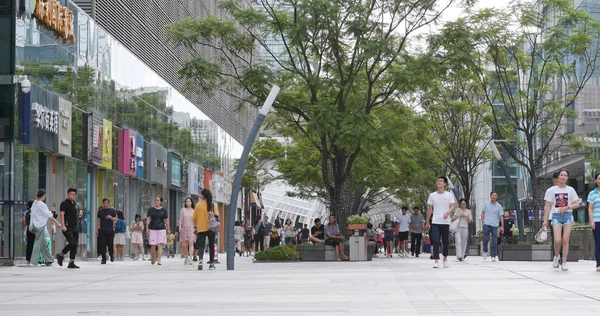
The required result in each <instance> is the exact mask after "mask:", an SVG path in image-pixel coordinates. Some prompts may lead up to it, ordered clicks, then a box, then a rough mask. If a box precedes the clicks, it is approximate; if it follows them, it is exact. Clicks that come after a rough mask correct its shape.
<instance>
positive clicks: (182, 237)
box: [179, 226, 196, 242]
mask: <svg viewBox="0 0 600 316" xmlns="http://www.w3.org/2000/svg"><path fill="white" fill-rule="evenodd" d="M179 241H191V242H196V234H195V233H194V228H193V227H186V226H183V227H182V228H181V230H180V231H179Z"/></svg>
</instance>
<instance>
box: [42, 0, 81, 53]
mask: <svg viewBox="0 0 600 316" xmlns="http://www.w3.org/2000/svg"><path fill="white" fill-rule="evenodd" d="M33 15H34V17H35V18H36V20H37V22H38V23H39V24H42V25H44V26H45V27H46V28H47V29H49V30H52V31H54V33H55V34H56V37H59V36H60V37H62V39H63V43H66V42H67V39H69V40H71V44H75V28H74V27H73V24H74V23H73V22H74V17H73V11H71V10H69V9H68V8H67V7H64V6H62V5H61V4H60V1H57V0H37V1H36V3H35V11H34V14H33Z"/></svg>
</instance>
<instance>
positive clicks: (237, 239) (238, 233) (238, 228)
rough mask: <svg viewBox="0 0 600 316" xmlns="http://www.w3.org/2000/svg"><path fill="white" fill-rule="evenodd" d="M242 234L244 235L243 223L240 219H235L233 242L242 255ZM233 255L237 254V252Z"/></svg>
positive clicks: (236, 250)
mask: <svg viewBox="0 0 600 316" xmlns="http://www.w3.org/2000/svg"><path fill="white" fill-rule="evenodd" d="M242 235H244V229H243V228H242V224H241V223H240V221H235V226H234V227H233V242H234V243H235V252H237V253H238V254H239V255H240V257H241V256H242ZM233 255H234V256H235V253H234V254H233Z"/></svg>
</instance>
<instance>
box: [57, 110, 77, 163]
mask: <svg viewBox="0 0 600 316" xmlns="http://www.w3.org/2000/svg"><path fill="white" fill-rule="evenodd" d="M72 110H73V106H72V105H71V102H69V101H67V100H65V99H62V98H58V113H59V114H58V116H59V123H58V125H59V127H58V153H59V154H61V155H64V156H67V157H71V148H72V147H71V131H72V128H71V124H72V115H71V113H72Z"/></svg>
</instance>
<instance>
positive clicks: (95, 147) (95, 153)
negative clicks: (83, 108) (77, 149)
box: [87, 114, 104, 166]
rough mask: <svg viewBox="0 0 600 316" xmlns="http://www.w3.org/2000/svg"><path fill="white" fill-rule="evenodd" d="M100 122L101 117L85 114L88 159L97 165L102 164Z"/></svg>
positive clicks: (102, 136)
mask: <svg viewBox="0 0 600 316" xmlns="http://www.w3.org/2000/svg"><path fill="white" fill-rule="evenodd" d="M102 123H103V121H102V118H100V117H99V116H97V115H94V114H89V115H88V116H87V131H88V134H87V140H88V142H87V154H88V161H89V162H91V163H93V164H95V165H97V166H102V147H103V143H104V141H103V138H104V132H103V128H102Z"/></svg>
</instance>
